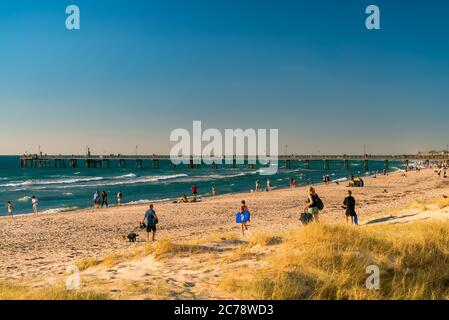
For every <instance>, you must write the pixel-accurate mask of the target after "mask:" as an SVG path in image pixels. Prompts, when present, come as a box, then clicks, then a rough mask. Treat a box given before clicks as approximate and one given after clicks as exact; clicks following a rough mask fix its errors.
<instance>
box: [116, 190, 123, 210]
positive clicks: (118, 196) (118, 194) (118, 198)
mask: <svg viewBox="0 0 449 320" xmlns="http://www.w3.org/2000/svg"><path fill="white" fill-rule="evenodd" d="M122 198H123V194H122V192H121V191H119V192H118V193H117V206H119V207H120V206H121V205H122Z"/></svg>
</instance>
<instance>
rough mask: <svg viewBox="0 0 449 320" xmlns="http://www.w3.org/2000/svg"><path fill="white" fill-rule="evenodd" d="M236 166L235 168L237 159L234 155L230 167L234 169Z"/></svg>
mask: <svg viewBox="0 0 449 320" xmlns="http://www.w3.org/2000/svg"><path fill="white" fill-rule="evenodd" d="M236 166H237V159H236V157H235V155H234V156H232V167H233V168H235V167H236Z"/></svg>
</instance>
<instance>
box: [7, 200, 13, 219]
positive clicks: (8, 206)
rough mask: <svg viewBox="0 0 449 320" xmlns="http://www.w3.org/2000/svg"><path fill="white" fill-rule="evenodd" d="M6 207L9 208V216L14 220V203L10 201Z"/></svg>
mask: <svg viewBox="0 0 449 320" xmlns="http://www.w3.org/2000/svg"><path fill="white" fill-rule="evenodd" d="M6 207H7V208H8V216H9V217H11V218H12V217H13V212H14V206H13V204H12V202H11V201H8V204H7V205H6Z"/></svg>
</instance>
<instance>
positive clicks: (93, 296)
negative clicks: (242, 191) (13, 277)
mask: <svg viewBox="0 0 449 320" xmlns="http://www.w3.org/2000/svg"><path fill="white" fill-rule="evenodd" d="M108 298H109V296H108V295H107V294H105V293H101V292H96V291H92V290H67V289H66V288H65V287H64V285H62V284H59V285H56V286H52V287H46V288H36V289H33V288H30V287H28V286H24V285H17V284H13V283H5V282H0V300H105V299H108Z"/></svg>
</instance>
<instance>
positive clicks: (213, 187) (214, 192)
mask: <svg viewBox="0 0 449 320" xmlns="http://www.w3.org/2000/svg"><path fill="white" fill-rule="evenodd" d="M212 195H213V196H216V195H217V189H215V186H212Z"/></svg>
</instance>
